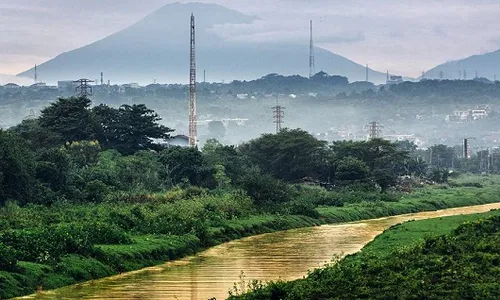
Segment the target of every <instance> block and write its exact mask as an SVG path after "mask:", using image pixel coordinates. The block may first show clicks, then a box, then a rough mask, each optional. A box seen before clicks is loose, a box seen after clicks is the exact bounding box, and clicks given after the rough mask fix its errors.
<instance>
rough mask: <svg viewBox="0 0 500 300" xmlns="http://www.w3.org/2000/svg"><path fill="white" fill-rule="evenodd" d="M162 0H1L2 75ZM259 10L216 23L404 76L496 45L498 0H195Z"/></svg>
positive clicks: (102, 32) (115, 26)
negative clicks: (243, 20) (245, 20)
mask: <svg viewBox="0 0 500 300" xmlns="http://www.w3.org/2000/svg"><path fill="white" fill-rule="evenodd" d="M172 2H190V1H167V0H86V1H79V0H78V1H77V0H1V1H0V74H17V73H19V72H22V71H24V70H26V69H28V68H31V67H32V66H33V65H35V64H41V63H43V62H45V61H47V60H49V59H51V58H53V57H55V56H57V55H58V54H60V53H62V52H65V51H69V50H73V49H75V48H79V47H82V46H85V45H87V44H89V43H92V42H94V41H96V40H99V39H102V38H104V37H106V36H108V35H110V34H112V33H114V32H117V31H119V30H121V29H123V28H125V27H127V26H129V25H132V24H133V23H135V22H137V21H139V20H140V19H142V18H143V17H144V16H146V15H147V14H149V13H151V12H153V11H154V10H155V9H157V8H159V7H161V6H163V5H165V4H168V3H172ZM197 2H209V3H217V4H220V5H223V6H226V7H228V8H232V9H235V10H238V11H240V12H242V13H245V14H249V15H254V16H257V17H259V20H258V21H255V22H254V23H252V24H244V25H231V24H225V25H218V26H217V27H216V28H213V30H214V32H217V34H219V35H220V36H222V37H224V38H226V39H245V40H249V41H253V42H256V43H259V42H263V41H266V42H281V41H283V42H284V41H286V42H297V43H303V42H304V40H308V34H309V33H308V26H309V20H310V19H312V20H313V22H314V28H315V29H314V36H315V43H316V46H318V47H322V48H325V49H328V50H330V51H332V52H334V53H336V54H339V55H342V56H345V57H347V58H349V59H351V60H353V61H355V62H357V63H359V64H362V65H365V64H368V65H369V66H370V68H372V69H375V70H378V71H382V72H384V71H385V70H390V72H391V73H395V74H401V75H405V76H419V75H420V74H421V73H422V71H425V70H428V69H430V68H432V67H434V66H436V65H438V64H441V63H444V62H446V61H450V60H456V59H461V58H465V57H468V56H470V55H474V54H482V53H486V52H491V51H495V50H498V49H500V18H499V16H500V0H473V1H472V0H404V1H401V0H211V1H204V0H200V1H197Z"/></svg>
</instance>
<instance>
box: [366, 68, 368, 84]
mask: <svg viewBox="0 0 500 300" xmlns="http://www.w3.org/2000/svg"><path fill="white" fill-rule="evenodd" d="M366 82H368V65H366Z"/></svg>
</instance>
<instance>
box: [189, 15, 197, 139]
mask: <svg viewBox="0 0 500 300" xmlns="http://www.w3.org/2000/svg"><path fill="white" fill-rule="evenodd" d="M195 46H196V40H195V22H194V14H191V51H190V70H189V146H190V147H196V141H197V131H196V52H195V50H196V47H195Z"/></svg>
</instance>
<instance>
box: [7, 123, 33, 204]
mask: <svg viewBox="0 0 500 300" xmlns="http://www.w3.org/2000/svg"><path fill="white" fill-rule="evenodd" d="M34 175H35V161H34V155H33V153H32V152H31V151H29V148H28V147H27V145H26V143H25V141H24V140H22V139H21V138H19V137H18V136H16V135H15V134H12V133H9V132H5V131H2V130H0V206H1V205H3V204H4V203H5V202H6V201H7V200H9V199H11V200H19V201H23V202H28V201H29V200H30V199H32V198H33V196H34V194H35V190H34V185H35V178H34V177H35V176H34Z"/></svg>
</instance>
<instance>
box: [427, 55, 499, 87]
mask: <svg viewBox="0 0 500 300" xmlns="http://www.w3.org/2000/svg"><path fill="white" fill-rule="evenodd" d="M464 70H465V72H466V74H467V79H473V78H475V77H476V71H477V76H478V77H483V78H488V79H490V80H493V78H494V77H495V76H497V75H498V79H500V50H497V51H494V52H490V53H486V54H482V55H473V56H470V57H468V58H465V59H461V60H456V61H451V62H447V63H444V64H442V65H439V66H437V67H435V68H433V69H431V70H429V71H427V72H426V73H425V78H429V79H438V78H440V72H443V78H445V79H458V77H459V76H460V75H461V78H462V79H463V78H464V77H463V76H464V75H463V73H464Z"/></svg>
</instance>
